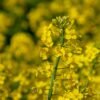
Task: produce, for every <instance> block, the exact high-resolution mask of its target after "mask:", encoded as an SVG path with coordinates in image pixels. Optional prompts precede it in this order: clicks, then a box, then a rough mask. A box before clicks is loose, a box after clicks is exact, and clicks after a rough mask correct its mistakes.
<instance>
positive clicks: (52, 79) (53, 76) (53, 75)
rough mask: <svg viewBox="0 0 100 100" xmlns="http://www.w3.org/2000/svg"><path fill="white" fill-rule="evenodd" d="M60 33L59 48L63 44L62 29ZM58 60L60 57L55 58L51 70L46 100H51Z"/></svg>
mask: <svg viewBox="0 0 100 100" xmlns="http://www.w3.org/2000/svg"><path fill="white" fill-rule="evenodd" d="M62 31H63V32H62V36H61V47H62V46H63V44H64V29H63V30H62ZM60 58H61V57H60V56H59V57H57V58H56V62H55V65H54V68H53V72H52V75H51V81H50V82H51V83H50V89H49V93H48V100H51V97H52V92H53V86H54V81H55V78H56V72H57V68H58V64H59V61H60Z"/></svg>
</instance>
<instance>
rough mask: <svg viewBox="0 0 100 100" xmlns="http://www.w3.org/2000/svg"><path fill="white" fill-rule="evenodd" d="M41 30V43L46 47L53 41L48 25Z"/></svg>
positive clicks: (50, 45)
mask: <svg viewBox="0 0 100 100" xmlns="http://www.w3.org/2000/svg"><path fill="white" fill-rule="evenodd" d="M43 32H44V33H43V34H42V37H41V40H42V42H43V44H44V45H45V46H47V47H52V45H53V41H52V36H51V31H50V30H49V28H48V27H45V28H44V31H43Z"/></svg>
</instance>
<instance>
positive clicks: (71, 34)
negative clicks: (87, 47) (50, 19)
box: [65, 29, 77, 40]
mask: <svg viewBox="0 0 100 100" xmlns="http://www.w3.org/2000/svg"><path fill="white" fill-rule="evenodd" d="M65 33H66V34H65V39H67V40H70V39H77V34H76V31H75V29H66V30H65Z"/></svg>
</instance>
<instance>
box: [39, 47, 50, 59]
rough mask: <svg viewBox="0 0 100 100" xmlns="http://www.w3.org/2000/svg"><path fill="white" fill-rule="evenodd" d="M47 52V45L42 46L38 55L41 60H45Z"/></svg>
mask: <svg viewBox="0 0 100 100" xmlns="http://www.w3.org/2000/svg"><path fill="white" fill-rule="evenodd" d="M48 52H49V49H48V48H47V47H44V48H42V49H41V52H40V57H41V58H42V59H43V60H46V59H47V58H48Z"/></svg>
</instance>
